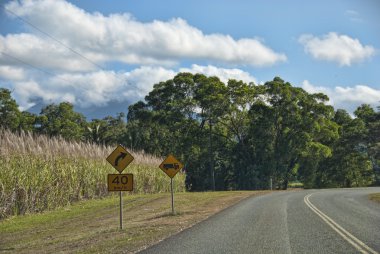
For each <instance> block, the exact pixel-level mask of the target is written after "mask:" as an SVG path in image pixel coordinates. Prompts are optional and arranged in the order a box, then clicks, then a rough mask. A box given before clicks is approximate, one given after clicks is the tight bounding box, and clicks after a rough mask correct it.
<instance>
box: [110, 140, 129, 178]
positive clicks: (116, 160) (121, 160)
mask: <svg viewBox="0 0 380 254" xmlns="http://www.w3.org/2000/svg"><path fill="white" fill-rule="evenodd" d="M133 159H134V158H133V156H132V155H131V154H130V153H128V151H127V150H125V148H124V147H122V146H121V145H119V146H117V147H116V149H115V150H114V151H113V152H112V153H111V154H110V155H109V156H108V157H107V161H108V162H109V163H110V164H111V165H112V166H113V167H114V168H115V169H116V170H117V171H119V173H121V172H123V170H124V169H125V168H126V167H127V166H128V165H129V164H130V163H131V162H132V161H133Z"/></svg>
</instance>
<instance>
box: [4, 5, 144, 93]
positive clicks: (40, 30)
mask: <svg viewBox="0 0 380 254" xmlns="http://www.w3.org/2000/svg"><path fill="white" fill-rule="evenodd" d="M3 9H4V10H5V11H6V12H8V13H10V14H12V15H13V16H15V17H16V18H18V19H19V20H21V21H22V22H24V23H25V24H27V25H29V26H30V27H32V28H34V29H35V30H37V31H38V32H40V33H42V34H43V35H45V36H47V37H48V38H50V39H51V40H53V41H55V42H56V43H58V44H59V45H61V46H63V47H65V48H66V49H68V50H70V51H71V52H72V53H74V54H76V55H78V56H79V57H81V58H82V59H84V60H85V61H87V62H89V63H91V64H92V65H94V66H96V67H97V68H98V69H100V70H101V71H106V70H104V69H103V67H102V66H100V65H99V64H97V63H95V62H94V61H92V60H91V59H89V58H88V57H86V56H84V55H83V54H81V53H80V52H78V51H76V50H74V49H73V48H71V47H70V46H68V45H66V44H65V43H63V42H61V41H60V40H58V39H57V38H55V37H54V36H52V35H51V34H49V33H48V32H45V31H44V30H42V29H41V28H39V27H38V26H36V25H34V24H33V23H31V22H30V21H28V20H26V19H24V18H22V17H20V16H19V15H17V14H16V13H15V12H13V11H11V10H9V9H7V8H5V7H4V8H3ZM3 53H4V52H3ZM8 56H10V55H9V54H8ZM11 57H12V56H11ZM13 58H15V57H13ZM18 60H19V61H20V59H18ZM20 62H23V63H24V64H26V65H28V66H31V67H32V66H33V65H31V64H30V63H27V62H25V61H20ZM32 68H35V69H38V70H40V71H42V72H44V73H46V74H49V75H55V74H52V73H49V72H47V71H45V70H43V69H41V68H38V67H36V66H33V67H32ZM113 75H114V76H115V77H116V78H117V79H119V80H121V81H122V82H125V81H126V80H125V79H122V78H120V77H119V76H118V75H116V74H115V73H113ZM61 79H62V78H61ZM128 85H129V86H132V87H134V88H136V89H137V90H140V88H139V87H137V86H136V85H135V84H133V83H129V84H128ZM76 88H77V87H76ZM83 89H84V88H83Z"/></svg>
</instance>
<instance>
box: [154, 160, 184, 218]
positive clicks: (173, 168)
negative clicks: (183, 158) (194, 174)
mask: <svg viewBox="0 0 380 254" xmlns="http://www.w3.org/2000/svg"><path fill="white" fill-rule="evenodd" d="M159 168H160V169H161V170H162V171H164V172H165V174H167V175H168V176H169V177H170V192H171V195H172V214H173V215H174V190H173V177H174V176H175V175H176V174H177V173H178V172H179V171H180V170H181V169H182V168H183V164H182V163H181V162H180V161H179V160H177V159H176V158H175V157H174V156H173V155H171V154H169V155H168V157H166V159H165V160H164V161H163V162H162V163H161V165H160V166H159Z"/></svg>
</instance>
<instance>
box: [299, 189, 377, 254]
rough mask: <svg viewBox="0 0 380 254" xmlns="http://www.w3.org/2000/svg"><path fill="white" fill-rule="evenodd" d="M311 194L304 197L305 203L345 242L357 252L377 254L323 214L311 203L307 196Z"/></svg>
mask: <svg viewBox="0 0 380 254" xmlns="http://www.w3.org/2000/svg"><path fill="white" fill-rule="evenodd" d="M311 195H312V194H309V195H306V196H305V197H304V199H303V200H304V202H305V204H306V205H307V206H308V207H309V208H310V209H311V210H312V211H313V212H314V213H315V214H317V215H318V216H319V217H320V218H321V219H322V220H323V221H324V222H326V224H327V225H329V226H330V227H331V228H332V229H333V230H335V231H336V232H337V233H338V234H339V235H340V236H341V237H343V239H345V240H346V241H347V242H349V243H350V244H351V245H352V246H354V248H355V249H357V250H358V251H359V252H361V253H363V254H369V253H372V254H379V253H378V252H376V251H375V250H373V249H371V248H370V247H369V246H368V245H366V244H365V243H363V242H362V241H360V240H359V239H358V238H356V237H355V236H353V235H352V234H351V233H349V232H348V231H347V230H345V229H344V228H343V227H342V226H340V225H339V224H338V223H336V222H335V221H334V220H333V219H331V218H330V217H329V216H327V215H326V214H324V213H323V212H322V211H321V210H319V209H318V208H317V207H316V206H315V205H313V204H312V203H311V202H310V200H309V198H310V196H311Z"/></svg>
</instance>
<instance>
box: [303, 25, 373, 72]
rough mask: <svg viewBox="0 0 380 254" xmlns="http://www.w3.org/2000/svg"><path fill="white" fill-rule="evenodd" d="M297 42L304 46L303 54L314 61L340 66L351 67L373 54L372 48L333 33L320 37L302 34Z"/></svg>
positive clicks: (356, 40)
mask: <svg viewBox="0 0 380 254" xmlns="http://www.w3.org/2000/svg"><path fill="white" fill-rule="evenodd" d="M299 42H300V43H301V44H302V45H303V46H304V49H305V52H306V53H308V54H311V55H312V56H313V57H314V58H315V59H318V60H326V61H330V62H336V63H338V64H339V65H340V66H351V65H352V64H353V63H357V62H361V61H363V60H365V59H368V58H370V57H372V56H374V54H375V48H374V47H373V46H370V45H362V44H361V43H360V41H359V40H358V39H353V38H351V37H349V36H347V35H339V34H337V33H334V32H331V33H328V34H326V35H324V36H322V37H316V36H313V35H310V34H304V35H301V36H300V38H299Z"/></svg>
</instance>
